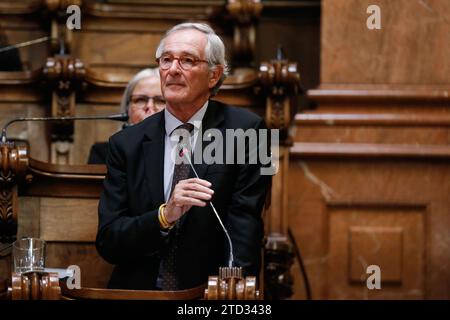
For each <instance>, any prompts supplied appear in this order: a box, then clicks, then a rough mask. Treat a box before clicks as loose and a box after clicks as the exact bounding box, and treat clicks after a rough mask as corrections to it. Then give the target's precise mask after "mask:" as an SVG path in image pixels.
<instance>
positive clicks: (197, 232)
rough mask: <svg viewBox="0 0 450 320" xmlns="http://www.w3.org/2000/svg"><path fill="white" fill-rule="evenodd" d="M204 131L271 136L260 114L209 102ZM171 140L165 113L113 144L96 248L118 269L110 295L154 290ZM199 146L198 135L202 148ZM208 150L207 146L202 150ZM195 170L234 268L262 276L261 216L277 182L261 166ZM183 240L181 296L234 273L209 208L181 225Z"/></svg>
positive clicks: (161, 243)
mask: <svg viewBox="0 0 450 320" xmlns="http://www.w3.org/2000/svg"><path fill="white" fill-rule="evenodd" d="M202 126H203V132H205V131H206V130H207V129H209V128H217V129H219V130H221V131H222V133H223V134H224V136H225V129H244V130H245V129H248V128H254V129H260V128H265V124H264V121H263V120H262V119H261V118H260V117H258V116H257V115H255V114H254V113H252V112H250V111H247V110H244V109H242V108H235V107H230V106H226V105H224V104H222V103H219V102H215V101H210V103H209V106H208V109H207V111H206V113H205V116H204V119H203V123H202ZM164 137H165V126H164V113H163V112H159V113H157V114H155V115H153V116H151V117H149V118H147V119H145V120H144V121H142V122H141V123H139V124H137V125H135V126H132V127H130V128H128V129H127V130H122V131H120V132H118V133H116V134H115V135H113V136H112V137H111V138H110V140H109V146H110V152H109V154H108V157H107V161H106V165H107V168H108V172H107V175H106V177H105V180H104V191H103V192H102V194H101V197H100V203H99V227H98V233H97V240H96V246H97V250H98V252H99V253H100V255H101V256H102V257H103V258H104V259H105V260H107V261H108V262H110V263H112V264H115V265H116V266H115V269H114V271H113V274H112V276H111V280H110V283H109V287H110V288H124V289H154V288H155V282H156V278H157V275H158V270H159V265H160V257H161V252H162V250H164V249H165V246H166V241H167V237H164V236H163V235H162V233H161V230H160V227H159V222H158V208H159V206H160V205H161V204H162V203H164V194H163V176H164V175H163V168H164V166H163V163H164V162H163V161H164V159H163V158H164ZM200 139H201V136H200V135H199V137H198V138H197V146H198V141H199V140H200ZM206 145H207V143H206V142H203V148H204V147H205V146H206ZM225 145H226V144H224V145H223V148H224V149H225V150H224V151H225V152H227V151H228V152H229V151H230V150H226V146H225ZM235 148H236V146H235ZM247 153H248V150H247ZM224 154H226V153H224ZM235 154H236V152H235ZM194 167H195V168H196V171H197V173H198V175H199V177H200V178H202V179H206V180H208V181H209V182H211V183H212V189H213V190H214V191H215V193H214V196H213V198H212V202H213V204H214V206H215V208H216V209H217V211H218V213H219V215H220V216H221V218H222V220H223V221H224V224H225V226H226V227H227V229H228V232H229V234H230V237H231V239H232V243H233V247H234V258H235V264H236V265H238V266H241V267H243V268H244V272H245V273H246V274H252V275H258V273H259V269H260V263H261V261H260V254H261V245H262V238H263V232H264V231H263V222H262V218H261V211H262V207H263V205H264V200H265V196H266V192H267V191H268V189H269V187H270V182H271V177H270V176H263V175H260V164H248V163H247V164H228V165H226V164H211V165H207V164H204V163H203V164H198V165H197V164H195V165H194ZM193 176H194V175H193V172H192V170H191V177H193ZM172 230H174V229H172ZM179 232H180V236H179V245H178V252H177V262H178V263H177V274H178V277H179V285H180V289H184V288H192V287H195V286H198V285H200V284H203V283H206V282H207V280H208V276H209V275H214V274H218V268H219V267H220V266H226V265H227V259H228V253H229V249H228V244H227V241H226V237H225V235H224V232H223V230H222V229H221V227H220V224H219V222H218V220H217V218H216V216H215V214H214V212H213V211H212V209H211V208H210V207H209V206H206V207H192V208H191V209H190V210H189V211H188V212H187V213H186V214H185V215H184V216H183V217H182V218H181V219H180V224H179Z"/></svg>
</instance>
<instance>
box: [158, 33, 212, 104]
mask: <svg viewBox="0 0 450 320" xmlns="http://www.w3.org/2000/svg"><path fill="white" fill-rule="evenodd" d="M206 42H207V40H206V35H205V34H204V33H202V32H200V31H198V30H191V29H187V30H180V31H176V32H174V33H172V34H170V35H169V36H168V37H167V38H166V39H165V41H164V51H163V55H164V54H171V55H173V56H175V57H180V56H185V55H187V56H190V57H193V58H196V59H200V60H206V57H205V46H206ZM159 70H160V75H161V89H162V92H163V95H164V98H165V99H166V102H167V107H168V108H169V110H170V108H171V107H174V108H180V107H181V108H183V107H186V108H196V107H200V106H202V105H203V103H204V102H205V101H206V100H207V99H208V98H209V95H210V93H209V92H210V88H212V87H214V85H215V84H216V83H217V81H218V78H217V75H216V73H218V72H215V73H214V72H210V71H209V67H208V63H206V62H198V63H196V64H195V65H194V66H193V67H192V69H190V70H183V69H182V68H181V66H180V64H179V60H177V59H175V60H174V61H173V62H172V65H171V66H170V68H168V69H167V70H163V69H162V68H161V67H160V69H159ZM219 77H220V76H219ZM216 78H217V79H216Z"/></svg>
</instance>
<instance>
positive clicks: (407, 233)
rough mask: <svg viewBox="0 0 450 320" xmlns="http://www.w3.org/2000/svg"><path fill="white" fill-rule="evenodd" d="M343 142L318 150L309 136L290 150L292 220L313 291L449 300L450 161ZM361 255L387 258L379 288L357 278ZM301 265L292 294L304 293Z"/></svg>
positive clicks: (317, 294) (376, 260)
mask: <svg viewBox="0 0 450 320" xmlns="http://www.w3.org/2000/svg"><path fill="white" fill-rule="evenodd" d="M338 146H340V144H332V143H327V144H326V146H324V148H322V149H321V150H315V149H314V144H312V145H311V147H310V144H308V143H304V144H302V145H301V147H300V148H295V147H294V148H293V149H292V151H291V163H290V175H289V189H288V190H289V196H288V199H289V201H288V221H289V227H290V228H291V229H292V231H293V234H294V236H295V238H296V241H297V244H298V246H299V248H300V250H301V253H302V256H303V259H304V262H305V265H306V270H307V274H308V277H309V281H310V283H311V288H312V295H313V298H315V299H325V298H336V299H365V298H379V299H403V298H408V299H413V298H414V299H416V298H424V299H447V298H448V297H449V296H450V295H449V294H450V291H449V287H448V283H450V282H449V281H450V273H449V272H448V267H447V266H448V265H449V262H450V258H449V257H450V238H449V237H448V234H449V227H448V226H449V225H450V215H449V211H448V208H449V207H450V200H449V197H448V192H449V190H450V184H449V181H450V180H449V177H450V166H449V165H448V160H439V157H438V156H433V155H431V154H430V155H428V157H421V155H420V153H416V154H415V155H414V154H410V155H409V156H407V157H405V156H404V155H401V154H400V155H397V156H396V155H395V150H391V151H390V152H389V153H386V154H385V156H383V157H379V156H377V155H376V154H369V155H366V154H365V151H364V148H361V146H359V147H360V148H358V146H357V145H356V146H355V149H354V150H356V152H353V153H352V152H350V151H349V150H345V149H342V152H339V150H338ZM380 148H382V146H381V145H380ZM358 150H359V151H358ZM446 159H448V156H447V158H446ZM373 236H376V237H378V238H377V239H378V240H379V241H378V244H379V245H380V247H379V249H378V251H377V252H372V251H371V250H370V249H373V248H377V246H374V245H373V244H372V243H371V242H372V241H373ZM367 247H368V248H369V250H366V249H365V248H367ZM360 256H361V257H362V258H364V260H365V261H366V262H367V264H380V265H384V267H381V268H382V269H381V277H382V278H381V279H382V288H381V290H375V291H370V292H369V291H368V290H367V288H365V287H364V286H363V282H362V281H361V282H359V283H358V284H356V282H354V281H355V280H356V279H358V277H359V276H360V275H361V272H362V271H363V267H362V266H363V265H362V263H361V261H360V258H359V257H360ZM297 268H298V267H297V266H296V269H294V270H293V271H294V276H295V280H294V284H295V295H294V298H297V299H300V298H305V293H304V292H305V290H304V283H303V280H302V278H301V276H300V270H299V269H297ZM295 270H297V271H298V272H295ZM383 270H384V275H385V276H386V278H385V280H384V281H385V283H383ZM386 280H387V282H386Z"/></svg>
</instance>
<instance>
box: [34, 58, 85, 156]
mask: <svg viewBox="0 0 450 320" xmlns="http://www.w3.org/2000/svg"><path fill="white" fill-rule="evenodd" d="M43 72H44V75H45V76H46V78H47V79H48V80H49V83H50V87H51V88H52V109H51V110H52V114H51V115H52V116H53V117H67V116H74V115H75V95H76V92H77V91H78V90H79V88H80V87H81V83H82V80H83V79H84V75H85V73H86V71H85V68H84V64H83V62H81V60H80V59H75V58H72V57H70V56H67V55H57V56H55V57H51V58H48V59H47V62H46V65H45V68H44V71H43ZM51 131H52V136H51V141H52V146H51V162H53V163H70V156H71V153H70V150H71V142H72V140H73V137H72V136H73V131H74V124H73V121H64V122H60V123H54V124H53V125H52V130H51Z"/></svg>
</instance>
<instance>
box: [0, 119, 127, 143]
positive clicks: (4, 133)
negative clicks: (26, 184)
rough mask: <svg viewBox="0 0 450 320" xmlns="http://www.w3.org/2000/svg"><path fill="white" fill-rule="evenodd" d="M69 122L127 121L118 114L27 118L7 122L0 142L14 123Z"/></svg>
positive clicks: (5, 139)
mask: <svg viewBox="0 0 450 320" xmlns="http://www.w3.org/2000/svg"><path fill="white" fill-rule="evenodd" d="M69 120H115V121H128V114H127V113H119V114H113V115H107V116H80V117H29V118H16V119H12V120H10V121H8V122H7V123H6V124H5V125H4V126H3V129H2V136H1V139H0V140H1V142H2V143H5V142H6V141H7V140H8V139H7V137H6V129H7V128H8V126H9V125H10V124H12V123H14V122H19V121H69Z"/></svg>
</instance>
